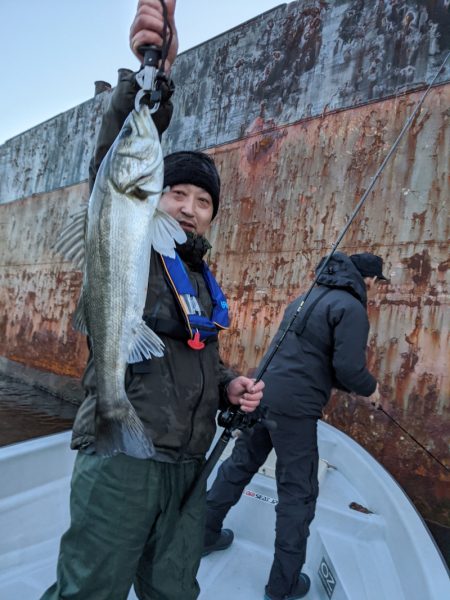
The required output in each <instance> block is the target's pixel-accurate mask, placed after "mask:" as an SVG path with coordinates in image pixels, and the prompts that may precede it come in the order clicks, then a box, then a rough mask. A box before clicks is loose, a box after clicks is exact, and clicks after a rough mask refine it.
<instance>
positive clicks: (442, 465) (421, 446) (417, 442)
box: [378, 406, 450, 473]
mask: <svg viewBox="0 0 450 600" xmlns="http://www.w3.org/2000/svg"><path fill="white" fill-rule="evenodd" d="M378 410H380V411H381V412H382V413H383V414H385V415H386V416H387V417H388V418H389V419H390V420H391V421H392V422H393V423H394V424H395V425H397V427H399V428H400V429H401V430H402V431H403V432H404V433H406V435H408V436H409V437H410V438H411V439H412V440H413V442H416V444H417V445H418V446H420V448H422V450H425V452H426V453H427V454H428V455H429V456H431V458H433V459H434V460H435V461H436V462H437V463H438V464H439V465H441V467H443V468H444V469H445V470H446V471H447V472H449V473H450V469H449V468H448V467H447V466H445V465H444V463H443V462H441V461H440V460H439V459H438V458H436V456H434V454H432V453H431V452H430V451H429V450H428V448H426V447H425V446H424V445H423V444H421V443H420V442H419V441H418V440H416V438H415V437H414V436H413V435H411V434H410V433H409V431H407V430H406V429H405V428H404V427H403V426H402V425H400V423H399V422H398V421H396V420H395V419H394V417H392V416H391V415H390V414H389V413H388V412H386V411H385V410H384V408H382V407H381V406H380V407H379V408H378Z"/></svg>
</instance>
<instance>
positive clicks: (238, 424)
mask: <svg viewBox="0 0 450 600" xmlns="http://www.w3.org/2000/svg"><path fill="white" fill-rule="evenodd" d="M449 56H450V52H448V53H447V56H446V57H445V59H444V61H443V62H442V64H441V66H440V67H439V69H438V70H437V72H436V73H435V75H434V77H433V79H432V80H431V82H430V83H429V84H428V86H427V88H426V90H425V92H424V93H423V94H422V96H421V98H420V99H419V100H418V102H417V104H416V106H415V108H414V110H413V112H412V113H411V115H410V116H409V117H408V119H407V120H406V122H405V124H404V125H403V128H402V130H401V131H400V133H399V134H398V136H397V138H396V140H395V141H394V143H393V144H392V146H391V148H390V150H389V152H388V153H387V154H386V156H385V158H384V160H383V162H382V163H381V165H380V166H379V167H378V169H377V171H376V173H375V174H374V176H373V177H372V178H371V180H370V183H369V187H368V188H367V190H366V191H365V192H364V194H363V195H362V197H361V199H360V201H359V202H358V204H357V205H356V207H355V209H354V210H353V212H352V214H351V215H350V218H349V220H348V221H347V223H346V224H345V225H344V227H343V229H342V231H341V232H340V234H339V235H338V237H337V239H336V241H335V242H334V244H332V247H331V252H330V253H329V254H328V255H327V256H326V257H325V259H324V261H323V263H322V265H321V266H320V268H319V269H318V271H317V274H316V276H315V277H314V280H313V282H312V283H311V285H310V287H309V288H308V290H307V292H306V293H305V295H304V297H303V299H302V301H301V302H300V304H299V306H298V308H297V310H296V311H295V313H294V315H293V316H292V318H291V320H290V321H289V323H288V324H287V325H286V327H285V329H284V331H283V333H282V335H281V336H280V339H279V340H278V342H277V343H276V344H275V345H274V347H273V348H272V350H271V352H270V353H269V354H268V355H267V358H266V360H265V361H264V363H263V365H262V367H261V369H259V370H258V373H257V376H256V379H255V383H258V381H261V379H262V377H263V375H264V373H265V372H266V371H267V369H268V367H269V365H270V363H271V362H272V360H273V358H274V356H275V354H276V353H277V352H278V349H279V348H280V346H281V344H282V343H283V340H284V339H285V338H286V335H287V333H288V331H289V329H290V328H291V327H292V325H293V323H294V321H295V320H296V319H297V317H298V315H299V314H300V313H301V311H302V309H303V307H304V305H305V302H306V300H307V299H308V298H309V296H310V294H311V292H312V291H313V289H314V287H315V285H316V284H317V282H318V280H319V278H320V276H321V275H322V274H323V273H324V271H325V269H326V267H327V265H328V263H329V262H330V260H331V258H332V257H333V255H334V253H335V252H336V250H337V248H338V246H339V244H340V243H341V241H342V239H343V237H344V236H345V234H346V233H347V231H348V229H349V227H350V225H351V224H352V223H353V221H354V219H355V217H356V216H357V214H358V213H359V211H360V210H361V208H362V206H363V205H364V203H365V201H366V200H367V198H368V196H369V194H370V192H371V191H372V189H373V188H374V186H375V184H376V182H377V181H378V179H379V177H380V175H381V174H382V172H383V171H384V169H385V167H386V165H387V163H388V162H389V160H390V159H391V157H392V155H393V154H394V152H395V150H396V149H397V147H398V145H399V144H400V142H401V140H402V139H403V136H404V135H405V133H406V132H407V131H408V129H409V128H410V127H411V124H412V122H413V120H414V118H415V117H416V115H417V113H418V112H419V110H420V108H421V107H422V104H423V103H424V101H425V98H426V97H427V96H428V94H429V92H430V90H431V88H432V87H433V85H434V83H435V81H436V79H437V78H438V77H439V75H440V73H441V71H442V70H443V68H444V67H445V64H446V62H447V60H448V58H449ZM380 409H381V411H382V412H383V413H384V414H385V415H386V416H387V417H389V419H391V421H393V422H394V423H395V424H396V425H397V426H398V427H399V428H400V429H401V430H402V431H404V432H405V433H406V434H407V435H408V436H409V437H410V438H411V439H412V440H414V442H416V443H417V444H418V445H419V446H420V447H421V448H423V449H424V450H425V452H427V454H429V455H430V456H431V457H432V458H433V459H434V460H435V461H437V462H438V463H439V464H440V465H441V466H442V467H444V469H445V470H446V471H448V470H449V469H448V468H447V467H446V466H445V465H444V464H443V463H442V462H441V461H440V460H439V459H438V458H436V457H435V456H434V455H433V454H432V453H431V452H430V451H429V450H428V449H427V448H425V446H423V445H422V444H421V443H420V442H418V441H417V440H416V439H415V438H414V437H413V436H412V435H411V434H410V433H408V431H406V429H405V428H404V427H402V426H401V425H400V424H399V423H398V422H397V421H396V420H395V419H394V418H393V417H391V416H390V415H389V414H388V413H387V412H386V411H385V410H384V409H383V408H381V407H380ZM218 422H219V425H221V426H223V427H224V430H223V432H222V434H221V436H220V438H219V440H218V441H217V443H216V445H215V446H214V448H213V450H212V451H211V453H210V455H209V456H208V459H207V460H206V462H205V464H204V465H203V467H202V469H201V471H200V473H199V475H198V477H197V479H196V480H195V481H194V484H193V486H192V488H191V489H190V490H189V491H188V493H187V495H186V497H185V500H184V502H183V507H182V511H185V510H186V509H187V507H188V506H189V503H190V500H191V499H192V498H194V497H195V496H197V494H198V493H200V491H201V490H202V489H203V486H204V485H205V483H206V481H207V479H208V477H209V475H210V474H211V473H212V471H213V469H214V467H215V465H216V463H217V461H218V460H219V458H220V456H221V454H222V452H223V451H224V449H225V447H226V446H227V444H228V442H229V441H230V439H231V438H232V437H233V434H234V432H235V431H236V430H239V429H245V428H249V427H252V426H254V425H255V424H256V423H258V422H259V423H264V425H265V426H266V427H267V428H268V429H273V428H275V427H276V424H275V423H273V422H272V421H269V420H267V419H265V418H264V414H263V413H261V412H260V413H259V415H257V416H254V417H252V416H251V413H245V412H243V411H242V410H240V409H239V408H235V407H231V408H228V409H227V410H226V411H224V412H222V413H221V414H220V415H219V418H218Z"/></svg>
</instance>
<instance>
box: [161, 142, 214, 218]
mask: <svg viewBox="0 0 450 600" xmlns="http://www.w3.org/2000/svg"><path fill="white" fill-rule="evenodd" d="M177 183H190V184H192V185H196V186H198V187H201V188H202V189H204V190H206V191H207V192H208V193H209V194H210V196H211V198H212V202H213V214H212V218H213V219H214V217H215V216H216V214H217V210H218V208H219V197H220V177H219V173H218V172H217V169H216V165H215V163H214V161H213V159H212V158H211V157H210V156H208V154H205V153H204V152H189V151H182V152H174V153H173V154H168V155H167V156H166V157H165V159H164V187H167V186H169V187H171V186H172V185H177Z"/></svg>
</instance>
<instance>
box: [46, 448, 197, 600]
mask: <svg viewBox="0 0 450 600" xmlns="http://www.w3.org/2000/svg"><path fill="white" fill-rule="evenodd" d="M199 469H200V464H199V463H195V462H187V463H180V464H173V463H163V462H157V461H153V460H140V459H136V458H131V457H129V456H125V455H123V454H119V455H117V456H114V457H111V458H100V457H97V456H95V455H88V454H82V453H79V454H78V456H77V459H76V461H75V466H74V471H73V475H72V483H71V498H70V511H71V524H70V527H69V529H68V530H67V531H66V533H65V534H64V535H63V536H62V538H61V546H60V552H59V559H58V568H57V581H56V583H55V584H54V585H52V586H51V587H50V588H49V589H48V590H47V591H46V592H45V593H44V595H43V596H42V598H41V600H126V598H127V597H128V593H129V590H130V588H131V586H132V585H133V584H134V588H135V592H136V595H137V596H138V598H139V599H140V600H195V599H196V598H197V597H198V594H199V591H200V588H199V585H198V583H197V580H196V573H197V570H198V567H199V564H200V558H201V552H202V549H203V532H204V513H205V497H204V494H201V495H200V496H199V497H198V499H197V501H196V502H192V503H190V507H189V511H188V512H187V513H184V514H183V516H182V517H181V516H180V505H181V502H182V499H183V498H184V496H185V494H186V492H187V491H188V489H189V488H190V486H191V484H192V482H193V481H194V480H195V477H196V475H197V473H198V471H199Z"/></svg>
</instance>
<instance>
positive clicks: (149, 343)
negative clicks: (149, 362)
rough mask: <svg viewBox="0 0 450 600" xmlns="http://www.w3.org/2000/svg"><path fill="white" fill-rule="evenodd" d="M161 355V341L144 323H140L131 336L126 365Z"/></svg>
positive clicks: (162, 350)
mask: <svg viewBox="0 0 450 600" xmlns="http://www.w3.org/2000/svg"><path fill="white" fill-rule="evenodd" d="M163 355H164V343H163V341H162V340H161V339H160V338H159V337H158V336H157V335H156V333H155V332H154V331H152V330H151V329H150V327H148V325H146V324H145V323H144V321H141V322H140V323H139V325H138V326H137V328H136V330H135V332H134V335H133V340H132V344H131V349H130V354H129V356H128V363H129V364H132V363H137V362H142V361H143V360H145V359H146V358H151V357H152V356H163Z"/></svg>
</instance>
